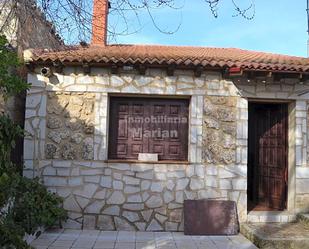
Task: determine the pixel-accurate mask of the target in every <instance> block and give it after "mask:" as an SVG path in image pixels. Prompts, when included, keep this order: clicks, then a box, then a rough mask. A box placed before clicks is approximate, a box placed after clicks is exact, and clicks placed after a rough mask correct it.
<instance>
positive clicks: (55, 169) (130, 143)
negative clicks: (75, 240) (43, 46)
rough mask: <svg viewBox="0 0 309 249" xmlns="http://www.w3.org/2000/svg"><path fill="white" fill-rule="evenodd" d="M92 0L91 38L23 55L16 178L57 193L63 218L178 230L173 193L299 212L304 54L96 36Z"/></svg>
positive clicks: (308, 167) (245, 209) (101, 16)
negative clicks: (20, 171) (19, 174)
mask: <svg viewBox="0 0 309 249" xmlns="http://www.w3.org/2000/svg"><path fill="white" fill-rule="evenodd" d="M101 4H102V3H100V1H95V8H94V11H95V15H94V24H93V39H92V44H91V45H90V46H87V47H73V48H72V47H69V48H65V49H62V50H50V51H46V50H45V51H43V50H32V51H31V56H29V57H28V58H27V59H28V60H27V61H28V66H29V69H31V72H29V74H28V82H29V83H31V84H32V87H31V89H30V90H29V91H28V94H27V101H26V121H25V128H26V130H27V132H28V135H27V137H26V138H25V140H24V158H25V164H26V168H25V170H24V174H25V175H26V176H28V177H34V176H39V177H40V178H41V179H42V180H43V182H44V184H45V185H46V186H48V188H49V189H50V191H53V192H56V193H57V194H58V195H60V196H62V197H63V198H64V208H66V209H67V210H68V211H69V218H70V219H69V220H68V222H67V223H66V224H65V226H66V227H74V228H97V229H102V230H115V229H117V230H147V231H162V230H164V231H182V230H183V226H184V221H183V203H184V200H186V199H216V200H233V201H235V202H236V203H237V207H238V215H239V220H240V221H241V222H247V221H251V222H290V221H293V220H294V219H295V216H296V214H297V213H299V212H306V211H308V209H309V164H308V162H309V161H308V153H309V146H307V144H308V141H307V140H308V137H307V131H308V124H307V119H308V117H309V115H308V100H309V94H308V93H309V82H308V73H309V60H308V59H306V58H300V57H292V56H286V55H276V54H269V53H262V52H253V51H246V50H241V49H232V48H207V47H176V46H148V45H147V46H146V45H145V46H140V45H106V20H107V11H108V8H107V6H106V4H103V5H101ZM99 24H102V25H99ZM28 54H30V53H29V51H28Z"/></svg>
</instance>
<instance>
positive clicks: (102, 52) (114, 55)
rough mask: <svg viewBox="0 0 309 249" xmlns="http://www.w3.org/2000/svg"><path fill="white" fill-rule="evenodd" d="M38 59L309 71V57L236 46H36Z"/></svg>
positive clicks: (41, 61)
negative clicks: (46, 48) (60, 47)
mask: <svg viewBox="0 0 309 249" xmlns="http://www.w3.org/2000/svg"><path fill="white" fill-rule="evenodd" d="M32 59H33V62H35V63H48V62H57V61H58V62H62V63H83V62H89V63H91V62H93V63H123V64H139V63H142V64H143V63H145V64H150V65H158V64H159V65H178V66H198V65H200V66H205V67H206V66H211V67H234V66H236V67H241V68H243V69H248V70H271V71H283V72H309V59H308V58H303V57H296V56H288V55H280V54H271V53H264V52H255V51H248V50H242V49H236V48H211V47H185V46H184V47H181V46H155V45H108V46H106V47H103V46H102V47H94V46H90V47H86V48H83V47H68V48H66V49H65V50H61V51H45V50H35V51H33V56H32Z"/></svg>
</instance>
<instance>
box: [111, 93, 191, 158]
mask: <svg viewBox="0 0 309 249" xmlns="http://www.w3.org/2000/svg"><path fill="white" fill-rule="evenodd" d="M188 106H189V101H188V100H184V99H159V98H129V97H111V99H110V129H109V159H131V160H136V159H137V158H138V154H139V153H157V154H158V155H159V160H187V154H188V113H189V108H188ZM148 121H149V122H148ZM171 121H174V122H171ZM175 121H177V122H175ZM167 135H168V136H167Z"/></svg>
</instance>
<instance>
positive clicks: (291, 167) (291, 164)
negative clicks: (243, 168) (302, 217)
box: [247, 98, 296, 214]
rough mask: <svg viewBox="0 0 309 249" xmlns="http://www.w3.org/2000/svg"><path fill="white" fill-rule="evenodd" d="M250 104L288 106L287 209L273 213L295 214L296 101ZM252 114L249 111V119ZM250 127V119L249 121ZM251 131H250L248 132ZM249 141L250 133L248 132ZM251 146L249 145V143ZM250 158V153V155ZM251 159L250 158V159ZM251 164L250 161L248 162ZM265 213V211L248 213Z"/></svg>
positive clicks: (259, 101)
mask: <svg viewBox="0 0 309 249" xmlns="http://www.w3.org/2000/svg"><path fill="white" fill-rule="evenodd" d="M249 103H257V104H258V103H260V104H271V103H273V104H275V103H278V104H280V103H281V104H284V103H285V104H287V108H288V131H287V139H288V145H287V155H288V158H287V170H288V183H287V188H288V189H287V207H286V210H284V211H271V212H272V213H273V214H276V213H282V212H294V211H295V199H296V157H295V153H296V138H295V132H296V101H295V100H280V99H257V98H248V105H249ZM249 115H250V113H249V110H248V117H249ZM248 125H249V119H248ZM248 131H249V130H248ZM248 141H249V132H248ZM248 146H249V143H248ZM248 157H249V153H248ZM248 159H249V158H248ZM248 163H249V160H248ZM248 204H249V200H248V195H247V206H248ZM259 212H260V213H265V211H249V209H248V211H247V213H248V214H249V213H259Z"/></svg>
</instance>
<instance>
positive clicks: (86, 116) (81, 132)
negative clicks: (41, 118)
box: [45, 92, 95, 160]
mask: <svg viewBox="0 0 309 249" xmlns="http://www.w3.org/2000/svg"><path fill="white" fill-rule="evenodd" d="M94 101H95V95H94V94H93V93H91V94H86V93H72V94H71V93H70V92H66V93H61V92H60V93H59V92H50V93H48V101H47V113H48V117H47V143H46V146H45V157H46V159H65V160H74V159H80V160H92V159H93V145H94V142H93V139H94V112H93V111H94Z"/></svg>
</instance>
